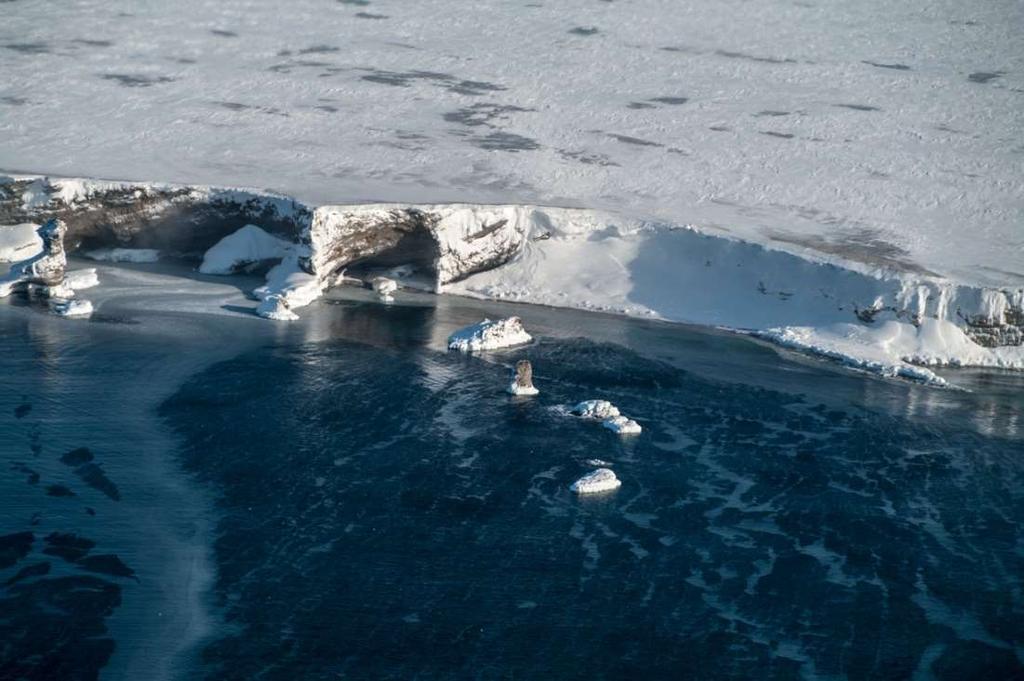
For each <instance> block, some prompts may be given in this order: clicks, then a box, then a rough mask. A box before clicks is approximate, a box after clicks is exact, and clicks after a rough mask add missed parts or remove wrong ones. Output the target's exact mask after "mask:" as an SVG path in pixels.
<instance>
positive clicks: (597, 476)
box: [569, 468, 622, 494]
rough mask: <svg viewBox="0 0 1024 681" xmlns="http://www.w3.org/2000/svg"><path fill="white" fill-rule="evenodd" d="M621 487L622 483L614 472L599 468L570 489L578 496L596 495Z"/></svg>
mask: <svg viewBox="0 0 1024 681" xmlns="http://www.w3.org/2000/svg"><path fill="white" fill-rule="evenodd" d="M621 486H622V481H620V480H619V479H618V478H617V477H615V472H614V471H612V470H611V469H609V468H598V469H597V470H594V471H591V472H590V473H587V474H586V475H584V476H583V477H582V478H580V479H579V480H577V481H576V482H574V483H572V484H571V485H569V489H570V490H572V491H573V492H576V493H577V494H596V493H597V492H607V491H610V490H613V489H618V488H619V487H621Z"/></svg>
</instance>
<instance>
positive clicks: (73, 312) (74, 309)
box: [50, 298, 92, 317]
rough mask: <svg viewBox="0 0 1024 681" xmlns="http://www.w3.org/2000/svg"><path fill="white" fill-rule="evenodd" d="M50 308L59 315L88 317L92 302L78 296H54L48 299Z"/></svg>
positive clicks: (90, 312)
mask: <svg viewBox="0 0 1024 681" xmlns="http://www.w3.org/2000/svg"><path fill="white" fill-rule="evenodd" d="M50 309H51V310H53V311H54V312H55V313H56V314H59V315H60V316H61V317H88V316H90V315H91V314H92V303H90V302H89V301H88V300H82V299H80V298H72V299H70V300H63V299H59V298H55V299H53V300H51V301H50Z"/></svg>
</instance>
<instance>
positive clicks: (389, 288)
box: [370, 277, 398, 303]
mask: <svg viewBox="0 0 1024 681" xmlns="http://www.w3.org/2000/svg"><path fill="white" fill-rule="evenodd" d="M370 284H371V285H372V286H373V291H374V293H376V294H377V295H378V296H380V299H381V300H382V301H384V302H385V303H390V302H392V301H393V300H394V299H395V297H394V295H393V294H394V292H395V291H397V290H398V282H397V281H395V280H394V279H388V278H387V277H374V278H373V281H371V282H370Z"/></svg>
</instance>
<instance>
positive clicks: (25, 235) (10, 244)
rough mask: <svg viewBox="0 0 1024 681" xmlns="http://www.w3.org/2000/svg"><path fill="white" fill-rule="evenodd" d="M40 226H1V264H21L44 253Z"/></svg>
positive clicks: (24, 224) (25, 224)
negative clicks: (39, 230) (39, 231)
mask: <svg viewBox="0 0 1024 681" xmlns="http://www.w3.org/2000/svg"><path fill="white" fill-rule="evenodd" d="M38 229H39V225H33V224H32V223H30V222H23V223H22V224H20V225H0V262H20V261H22V260H28V259H29V258H32V257H35V256H37V255H39V254H40V253H42V252H43V239H42V238H41V237H40V236H39V233H38V231H37V230H38Z"/></svg>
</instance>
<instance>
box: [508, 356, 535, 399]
mask: <svg viewBox="0 0 1024 681" xmlns="http://www.w3.org/2000/svg"><path fill="white" fill-rule="evenodd" d="M508 391H509V392H510V393H512V394H513V395H520V396H532V395H539V394H540V391H539V390H537V388H535V387H534V386H533V365H532V364H530V360H528V359H521V360H519V361H518V362H516V368H515V369H513V370H512V383H510V384H509V386H508Z"/></svg>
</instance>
